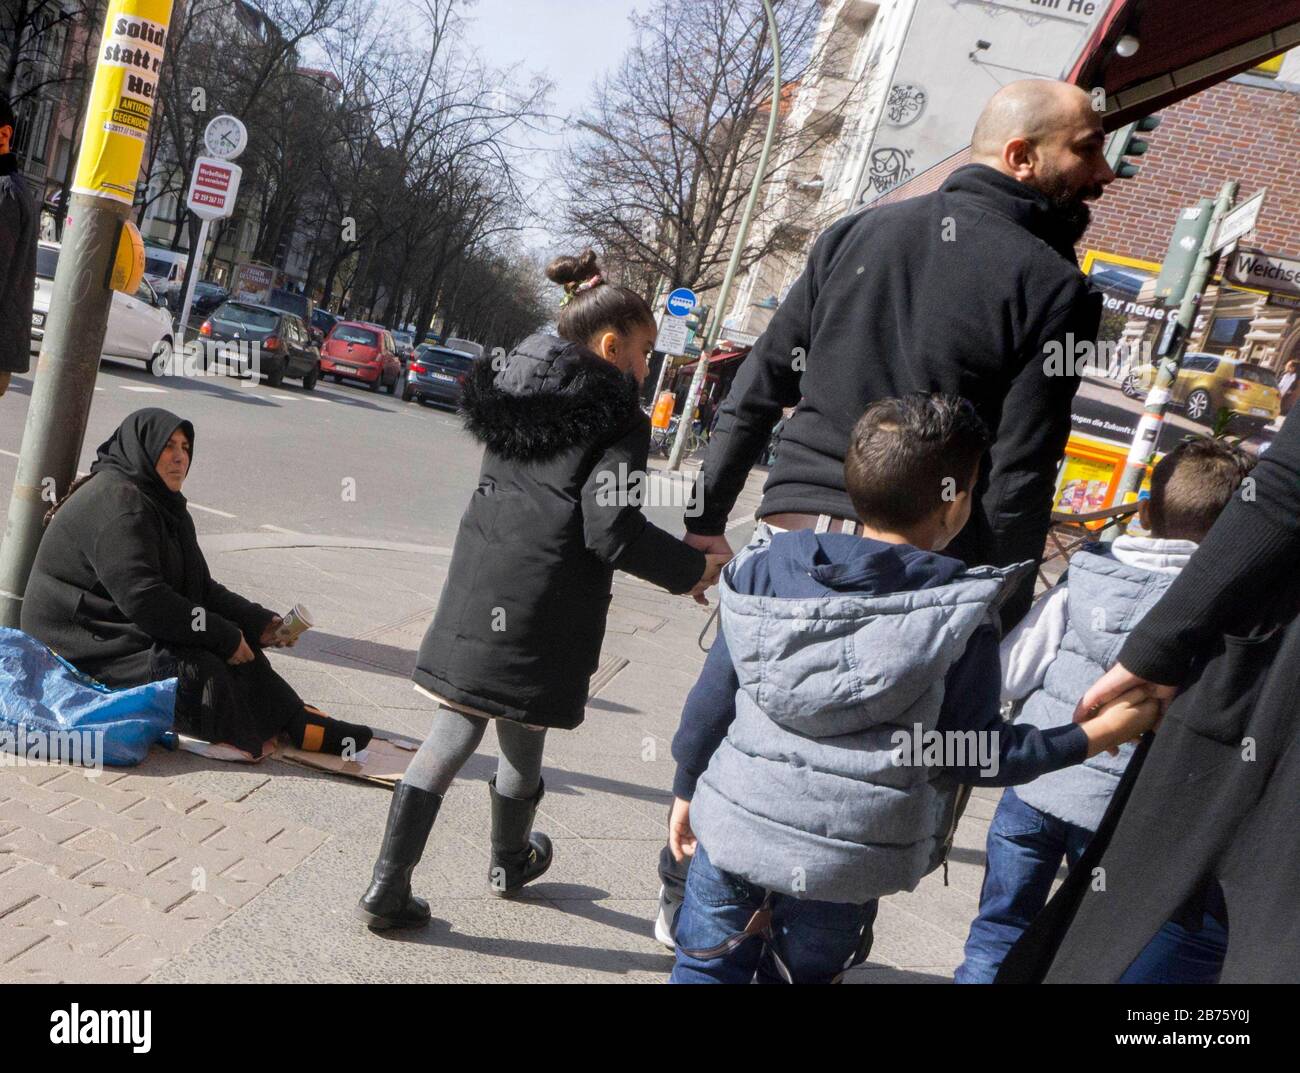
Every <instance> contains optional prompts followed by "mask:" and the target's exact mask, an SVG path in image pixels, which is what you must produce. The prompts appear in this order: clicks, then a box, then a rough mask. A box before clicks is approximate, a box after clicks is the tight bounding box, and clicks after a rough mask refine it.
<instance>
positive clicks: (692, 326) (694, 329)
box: [686, 306, 709, 356]
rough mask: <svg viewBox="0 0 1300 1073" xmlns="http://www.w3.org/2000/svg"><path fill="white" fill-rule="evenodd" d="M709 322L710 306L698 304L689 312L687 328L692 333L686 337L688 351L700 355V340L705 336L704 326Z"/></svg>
mask: <svg viewBox="0 0 1300 1073" xmlns="http://www.w3.org/2000/svg"><path fill="white" fill-rule="evenodd" d="M708 322H709V307H708V306H696V307H695V308H694V309H692V310H691V311H690V313H689V314H687V317H686V330H687V331H688V332H689V333H690V334H689V335H688V336H687V337H686V340H687V342H686V353H687V354H690V355H693V356H694V355H698V354H699V353H700V340H701V339H703V338H704V326H705V325H706V324H707V323H708Z"/></svg>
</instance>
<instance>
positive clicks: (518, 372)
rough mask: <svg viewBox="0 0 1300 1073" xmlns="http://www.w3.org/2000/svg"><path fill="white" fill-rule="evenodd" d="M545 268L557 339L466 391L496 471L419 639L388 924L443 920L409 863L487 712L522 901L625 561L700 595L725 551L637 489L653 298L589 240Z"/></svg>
mask: <svg viewBox="0 0 1300 1073" xmlns="http://www.w3.org/2000/svg"><path fill="white" fill-rule="evenodd" d="M547 275H548V276H549V277H550V278H551V279H552V280H554V281H555V282H556V283H560V284H562V285H563V286H564V289H565V299H564V303H563V309H562V312H561V314H560V318H559V336H558V337H556V336H550V335H534V336H532V337H530V338H529V339H526V340H525V341H524V342H523V343H521V344H520V345H519V347H517V348H516V349H515V351H514V352H513V353H511V354H510V355H509V356H508V357H507V358H505V359H504V362H502V361H500V360H494V359H491V358H484V359H481V360H480V361H479V362H478V363H477V364H476V365H475V367H474V369H473V370H472V371H471V373H470V374H469V379H468V381H467V382H466V383H465V386H464V395H463V399H462V402H461V410H462V412H463V414H464V416H465V422H466V427H467V428H468V430H469V431H470V432H471V433H472V434H473V435H474V436H475V437H476V438H477V439H479V440H480V441H481V442H482V443H483V445H484V453H483V466H482V470H481V473H480V477H479V486H478V488H477V489H476V490H475V492H474V495H473V497H472V498H471V500H470V504H469V508H468V510H466V512H465V516H464V518H463V519H462V520H461V524H460V531H459V533H458V534H457V536H456V546H455V549H454V551H453V553H452V560H451V567H450V569H449V572H448V577H447V583H446V586H445V588H444V589H443V592H442V597H441V599H440V600H439V602H438V611H437V614H436V616H435V618H434V621H433V623H432V625H431V626H430V627H429V629H428V632H427V633H426V634H425V637H424V642H423V644H421V646H420V656H419V661H418V665H417V667H416V671H415V674H414V679H415V683H416V686H417V687H418V688H419V689H420V690H421V691H422V692H424V693H426V694H427V695H428V696H430V697H431V698H432V699H433V700H435V701H437V702H438V704H439V709H438V711H437V712H436V714H435V715H434V720H433V726H432V728H431V729H430V732H429V736H428V738H427V739H426V740H425V742H424V744H423V746H421V748H420V751H419V752H418V753H417V754H416V756H415V758H414V760H413V761H412V762H411V765H410V767H409V768H408V769H407V772H406V775H405V776H404V777H403V779H402V781H401V782H400V783H399V784H398V786H397V788H396V789H395V791H394V793H393V801H392V805H391V807H390V809H389V813H388V825H387V829H386V830H385V832H384V841H383V845H382V847H381V849H380V853H379V859H378V861H377V862H376V864H375V868H374V876H373V881H372V882H371V884H370V888H369V889H368V890H367V891H366V893H365V895H364V896H363V897H362V899H361V903H360V905H359V907H358V910H357V915H358V916H359V917H360V918H361V919H363V920H364V921H366V923H367V924H369V925H370V926H371V927H372V928H388V927H418V926H421V925H423V924H425V923H426V922H427V921H428V919H429V907H428V904H427V903H426V902H425V901H424V900H423V899H420V898H416V897H414V896H413V895H412V894H411V885H410V879H411V872H412V871H413V869H414V868H415V865H416V863H418V861H419V859H420V856H421V854H422V852H423V850H424V845H425V842H426V841H427V839H428V836H429V831H430V829H431V828H432V826H433V821H434V818H435V817H436V816H437V813H438V808H439V806H440V805H441V804H442V797H443V794H445V793H446V791H447V789H448V787H450V785H451V782H452V779H453V778H454V777H455V775H456V773H457V772H458V771H459V770H460V768H461V766H462V765H463V764H464V763H465V761H466V760H468V759H469V757H470V756H471V755H472V754H473V752H474V750H475V748H476V747H477V746H478V744H479V742H480V741H481V740H482V737H483V733H484V731H485V730H486V728H487V724H488V720H489V719H495V720H496V725H497V740H498V742H499V744H500V746H501V761H500V764H499V765H498V768H497V774H496V777H495V778H494V779H493V780H492V781H491V782H490V783H489V784H488V788H489V793H490V794H491V801H492V858H491V865H490V868H489V875H488V878H489V882H490V883H491V886H492V890H493V892H494V893H496V894H498V895H502V896H510V895H512V894H514V893H515V892H516V891H518V890H519V888H520V887H522V886H523V885H524V884H525V883H527V882H529V881H530V880H532V879H535V878H537V877H538V876H540V875H541V874H542V873H543V872H544V871H546V869H547V868H548V867H549V866H550V863H551V844H550V841H549V840H548V839H547V838H546V836H545V835H543V834H539V833H533V831H532V823H533V817H534V814H535V813H536V810H537V805H538V802H540V801H541V798H542V792H543V787H542V780H541V760H542V744H543V741H544V738H545V731H546V729H547V728H549V727H558V728H561V729H565V730H568V729H572V728H574V727H576V726H577V725H578V724H579V723H581V722H582V718H583V711H584V708H585V705H586V702H587V692H588V687H589V683H590V679H591V675H592V672H593V671H594V670H595V669H596V664H597V661H598V659H599V656H600V647H601V642H602V640H603V639H604V634H605V618H606V615H607V613H608V611H609V602H610V586H611V584H612V581H613V575H614V571H615V570H616V569H618V570H625V571H627V572H628V573H630V574H634V575H636V576H637V577H640V578H643V579H645V580H647V581H650V582H652V583H653V584H655V585H658V586H660V587H662V588H664V589H667V590H668V591H669V592H672V593H686V592H691V593H693V594H695V595H699V594H701V593H702V592H703V591H704V589H705V588H706V587H708V586H709V585H711V584H712V583H713V582H714V581H715V580H716V578H717V574H718V570H719V569H720V568H721V565H722V562H723V561H724V558H723V557H720V556H708V557H706V556H705V555H704V554H703V553H702V552H699V551H696V550H695V549H693V548H690V547H688V546H687V545H686V544H685V543H683V542H682V541H680V540H677V539H676V538H674V537H672V536H669V535H668V534H667V533H665V532H664V531H663V530H661V529H658V528H657V527H655V526H653V525H651V524H650V522H649V521H648V520H647V519H646V517H645V515H644V514H643V513H642V512H641V509H640V505H639V502H638V497H637V495H636V491H635V488H634V487H630V486H631V485H634V484H640V483H641V482H642V481H643V480H644V477H645V472H646V453H647V450H648V448H649V438H650V425H649V420H648V419H647V417H646V416H645V414H644V413H643V412H642V411H641V407H640V403H639V400H638V397H637V387H638V385H639V384H640V383H641V382H642V381H643V380H644V379H645V376H646V359H647V356H648V355H649V353H650V350H651V348H652V347H653V345H654V339H655V321H654V317H653V315H652V313H651V310H650V307H649V306H648V305H647V304H646V302H645V300H644V299H642V298H641V297H640V296H639V295H637V294H635V293H634V292H632V291H629V290H626V289H625V288H622V287H616V286H613V285H611V284H609V283H606V282H604V280H603V279H602V278H601V275H600V270H599V267H598V265H597V263H596V258H595V255H594V254H593V253H592V252H591V251H590V250H588V251H587V253H586V254H584V255H583V256H582V257H578V258H573V257H562V258H559V259H558V260H556V261H555V262H554V263H552V264H551V265H550V267H549V268H548V269H547Z"/></svg>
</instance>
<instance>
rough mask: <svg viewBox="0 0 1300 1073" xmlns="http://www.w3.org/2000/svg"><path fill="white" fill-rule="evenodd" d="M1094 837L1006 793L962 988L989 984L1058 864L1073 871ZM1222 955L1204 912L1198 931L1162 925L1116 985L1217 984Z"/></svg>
mask: <svg viewBox="0 0 1300 1073" xmlns="http://www.w3.org/2000/svg"><path fill="white" fill-rule="evenodd" d="M1091 838H1092V832H1091V831H1089V830H1088V829H1087V828H1086V827H1078V826H1076V825H1074V824H1072V823H1066V822H1065V821H1064V820H1058V819H1057V818H1056V817H1055V816H1050V815H1048V814H1047V813H1045V812H1040V811H1039V810H1038V809H1036V808H1033V807H1032V806H1030V805H1026V804H1025V803H1024V802H1023V801H1021V800H1020V798H1019V797H1018V796H1016V792H1015V791H1014V790H1012V789H1008V790H1007V791H1006V792H1005V793H1004V794H1003V795H1002V800H1001V801H999V802H998V807H997V811H996V812H994V814H993V822H992V823H991V824H990V825H989V836H988V845H987V858H988V863H987V865H986V867H985V871H984V886H983V888H982V889H981V890H980V908H979V916H977V917H976V918H975V922H974V923H973V924H972V925H971V929H970V935H969V937H968V938H967V939H966V959H965V960H964V961H963V962H962V963H961V965H960V966H959V967H958V969H957V972H956V974H955V975H954V979H955V981H956V982H957V983H959V984H988V983H992V982H993V977H994V976H996V975H997V971H998V968H999V967H1000V966H1001V964H1002V961H1003V959H1004V958H1005V957H1006V955H1007V951H1009V950H1010V949H1011V947H1012V946H1013V945H1014V944H1015V942H1016V940H1017V939H1019V938H1020V936H1021V934H1022V933H1023V932H1024V930H1025V929H1026V928H1027V927H1029V923H1030V921H1032V920H1033V919H1034V917H1035V916H1037V915H1038V913H1039V912H1041V911H1042V908H1043V906H1044V905H1046V904H1047V899H1048V896H1049V895H1050V894H1051V890H1052V881H1053V880H1054V879H1055V878H1056V873H1057V871H1058V870H1059V869H1060V867H1061V859H1062V858H1064V859H1065V861H1066V863H1067V864H1068V865H1069V866H1070V867H1073V866H1074V863H1075V862H1076V861H1077V860H1078V859H1079V858H1080V857H1081V856H1082V855H1083V851H1084V849H1086V848H1087V845H1088V842H1089V840H1090V839H1091ZM1226 950H1227V932H1226V931H1225V930H1224V929H1223V927H1222V925H1220V924H1219V923H1218V922H1217V921H1215V920H1214V918H1213V917H1210V916H1209V915H1208V914H1207V915H1206V917H1205V922H1204V924H1203V926H1202V928H1201V930H1200V931H1197V932H1192V931H1189V930H1187V929H1186V928H1184V927H1183V926H1182V925H1180V924H1176V923H1174V922H1173V921H1170V922H1169V923H1167V924H1166V925H1165V926H1164V927H1163V928H1161V929H1160V931H1159V932H1157V933H1156V936H1155V938H1154V939H1152V941H1151V943H1150V944H1149V945H1148V946H1147V948H1146V949H1145V950H1143V952H1142V953H1141V954H1139V955H1138V957H1137V959H1136V960H1135V961H1134V962H1133V964H1132V965H1130V966H1129V968H1128V970H1127V971H1126V972H1125V974H1124V976H1123V977H1121V979H1120V983H1151V984H1155V983H1217V982H1218V979H1219V972H1220V971H1221V969H1222V968H1223V956H1224V953H1225V951H1226Z"/></svg>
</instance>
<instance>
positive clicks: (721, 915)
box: [669, 844, 878, 984]
mask: <svg viewBox="0 0 1300 1073" xmlns="http://www.w3.org/2000/svg"><path fill="white" fill-rule="evenodd" d="M877 905H878V903H877V902H874V901H872V902H867V903H866V904H865V905H845V904H843V903H840V902H818V901H811V900H809V899H806V898H794V897H791V896H789V895H785V894H776V893H773V892H769V891H766V890H764V889H763V888H762V887H757V886H755V885H754V884H752V883H750V882H748V881H747V880H745V879H742V878H741V877H740V876H737V875H732V874H731V873H730V872H724V871H722V870H721V869H718V868H715V867H714V866H713V863H712V862H711V861H710V860H709V856H708V854H707V853H706V852H705V850H704V846H703V845H699V844H697V845H696V848H695V856H694V857H692V858H691V867H690V873H689V875H688V876H687V879H686V900H685V902H684V903H683V904H682V909H681V913H680V915H679V916H678V918H677V933H676V939H677V963H676V964H675V965H674V966H673V973H672V976H671V977H669V983H674V984H748V983H751V982H752V981H754V980H755V978H757V980H758V982H759V983H764V984H779V983H786V982H792V983H797V984H829V983H835V982H836V981H838V979H839V978H840V976H841V975H843V973H844V971H845V970H846V969H848V968H850V967H852V966H853V965H857V964H858V963H859V962H862V961H864V960H866V957H867V953H868V951H869V950H870V949H871V938H872V935H871V926H872V924H873V923H874V922H875V919H876V907H877ZM765 907H766V909H767V910H770V913H771V918H770V924H769V925H768V927H767V929H766V932H765V935H757V934H751V935H748V936H745V937H744V938H740V939H739V941H734V940H736V938H737V937H739V936H741V935H742V933H743V932H744V931H745V929H746V926H747V925H749V924H750V922H751V921H752V920H753V919H754V915H755V913H757V912H759V910H760V909H764V908H765ZM728 940H733V943H732V945H731V948H730V949H726V950H720V951H718V952H716V953H714V954H713V956H707V957H705V956H701V954H703V953H704V952H706V951H713V949H714V948H717V947H722V946H724V944H727V943H728ZM783 967H784V969H785V970H786V972H788V973H789V980H788V981H787V978H786V974H785V973H783V972H782V968H783Z"/></svg>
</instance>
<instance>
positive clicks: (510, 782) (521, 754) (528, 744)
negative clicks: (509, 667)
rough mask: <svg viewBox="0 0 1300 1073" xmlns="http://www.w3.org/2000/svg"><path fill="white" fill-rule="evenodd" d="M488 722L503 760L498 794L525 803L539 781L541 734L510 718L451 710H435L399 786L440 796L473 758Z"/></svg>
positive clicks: (543, 741)
mask: <svg viewBox="0 0 1300 1073" xmlns="http://www.w3.org/2000/svg"><path fill="white" fill-rule="evenodd" d="M489 722H493V723H496V725H497V744H498V745H500V747H501V759H500V760H499V761H498V763H497V793H499V794H501V795H502V796H504V797H514V798H519V799H520V800H527V799H528V798H531V797H532V796H533V795H534V794H535V793H537V788H538V786H540V785H541V781H542V746H543V745H544V744H545V742H546V731H545V730H529V729H528V728H527V727H525V726H523V725H522V724H520V723H515V722H512V721H511V720H509V719H492V720H488V719H480V718H479V717H478V716H474V715H465V714H463V713H461V712H458V711H455V710H454V709H452V708H439V709H438V710H437V711H436V712H434V715H433V726H431V727H430V728H429V736H428V737H427V738H425V739H424V744H423V745H421V746H420V749H419V751H418V752H417V753H416V754H415V758H414V759H413V760H412V761H411V765H410V767H408V768H407V769H406V774H405V775H403V776H402V781H403V782H404V783H407V784H408V785H410V786H418V787H419V788H420V789H421V790H428V791H429V792H430V793H435V794H438V795H439V796H442V795H443V794H445V793H446V792H447V791H448V790H449V789H450V788H451V781H452V779H454V778H455V777H456V774H457V772H459V771H460V769H461V768H462V767H464V766H465V761H466V760H468V759H469V758H470V757H471V756H473V755H474V750H475V749H477V748H478V745H479V742H481V741H482V740H483V733H484V731H486V730H487V725H488V723H489Z"/></svg>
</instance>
